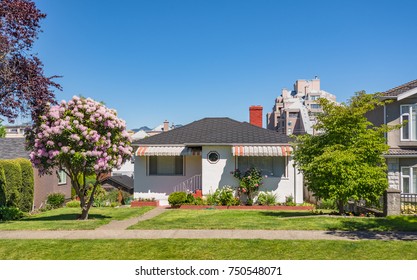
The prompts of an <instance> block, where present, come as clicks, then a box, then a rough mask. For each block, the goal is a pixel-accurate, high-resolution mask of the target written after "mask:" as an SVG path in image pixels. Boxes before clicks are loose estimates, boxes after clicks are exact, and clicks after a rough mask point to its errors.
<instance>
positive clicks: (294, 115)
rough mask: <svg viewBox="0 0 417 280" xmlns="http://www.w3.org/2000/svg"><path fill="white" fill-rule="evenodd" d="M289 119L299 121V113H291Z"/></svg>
mask: <svg viewBox="0 0 417 280" xmlns="http://www.w3.org/2000/svg"><path fill="white" fill-rule="evenodd" d="M288 117H289V118H293V119H298V112H297V113H289V114H288Z"/></svg>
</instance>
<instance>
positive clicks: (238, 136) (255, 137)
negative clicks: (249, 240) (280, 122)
mask: <svg viewBox="0 0 417 280" xmlns="http://www.w3.org/2000/svg"><path fill="white" fill-rule="evenodd" d="M289 141H290V137H288V136H287V135H283V134H279V133H277V132H275V131H273V130H268V129H264V128H261V127H258V126H255V125H252V124H249V123H247V122H238V121H235V120H232V119H229V118H204V119H201V120H198V121H195V122H192V123H190V124H187V125H184V126H182V127H179V128H176V129H173V130H170V131H167V132H163V133H161V134H157V135H154V136H151V137H148V138H144V139H140V140H136V141H133V145H136V146H138V145H184V144H191V145H193V144H195V145H201V144H284V143H288V142H289Z"/></svg>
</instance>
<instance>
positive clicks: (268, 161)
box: [237, 157, 287, 177]
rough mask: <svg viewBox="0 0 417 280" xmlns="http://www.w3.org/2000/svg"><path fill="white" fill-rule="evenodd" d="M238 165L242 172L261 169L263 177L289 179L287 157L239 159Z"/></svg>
mask: <svg viewBox="0 0 417 280" xmlns="http://www.w3.org/2000/svg"><path fill="white" fill-rule="evenodd" d="M237 164H238V168H239V170H240V171H242V172H245V171H246V170H248V169H249V168H252V167H254V168H256V169H259V170H260V171H261V174H262V175H267V176H269V177H287V174H286V158H285V157H238V162H237Z"/></svg>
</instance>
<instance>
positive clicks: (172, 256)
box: [0, 239, 417, 270]
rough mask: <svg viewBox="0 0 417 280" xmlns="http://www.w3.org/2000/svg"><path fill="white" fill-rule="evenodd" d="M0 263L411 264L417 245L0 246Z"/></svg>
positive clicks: (191, 242) (175, 242)
mask: <svg viewBox="0 0 417 280" xmlns="http://www.w3.org/2000/svg"><path fill="white" fill-rule="evenodd" d="M0 259H1V260H416V259H417V242H415V241H413V242H399V241H355V242H352V241H329V240H236V239H216V240H213V239H204V240H201V239H200V240H197V239H156V240H155V239H153V240H132V239H124V240H0ZM347 269H348V270H349V268H347Z"/></svg>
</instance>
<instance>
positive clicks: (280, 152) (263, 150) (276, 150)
mask: <svg viewBox="0 0 417 280" xmlns="http://www.w3.org/2000/svg"><path fill="white" fill-rule="evenodd" d="M291 151H292V148H291V146H288V145H286V146H233V147H232V153H233V155H234V156H238V157H239V156H255V157H256V156H258V157H262V156H263V157H277V156H289V155H290V154H291Z"/></svg>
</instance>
